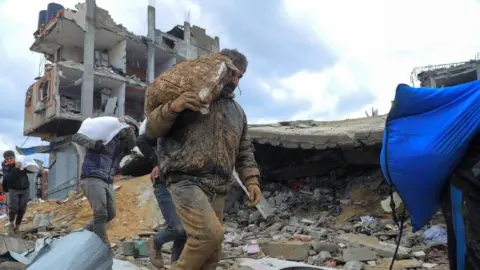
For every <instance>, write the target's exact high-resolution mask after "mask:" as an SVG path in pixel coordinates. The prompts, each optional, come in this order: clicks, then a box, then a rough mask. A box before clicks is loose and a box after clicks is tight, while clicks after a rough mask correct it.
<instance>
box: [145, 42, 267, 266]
mask: <svg viewBox="0 0 480 270" xmlns="http://www.w3.org/2000/svg"><path fill="white" fill-rule="evenodd" d="M220 54H222V55H224V56H227V57H228V58H230V59H231V60H232V62H233V64H234V65H235V66H236V67H237V68H238V70H239V71H240V72H238V73H237V74H236V76H235V77H234V78H232V80H231V82H229V83H228V84H226V85H225V86H224V88H223V89H222V91H221V93H220V96H219V97H218V98H217V99H216V100H214V101H213V102H212V103H210V104H209V113H208V114H205V115H203V114H201V113H199V112H200V110H202V109H203V108H205V106H206V104H203V103H202V101H200V99H199V98H198V96H197V95H196V94H195V93H192V92H186V93H183V94H182V95H180V96H179V97H178V98H177V99H175V100H173V101H171V102H167V103H165V104H161V105H160V106H159V107H157V108H156V109H154V110H153V111H152V112H148V113H149V115H147V125H146V131H147V136H149V137H152V138H160V139H159V141H158V155H159V164H158V168H159V172H158V174H159V175H160V176H161V177H164V178H165V183H166V186H167V188H168V191H169V192H170V195H171V196H172V200H173V203H174V204H175V209H176V211H177V214H178V215H179V216H180V219H181V220H182V224H183V228H184V230H185V232H186V234H187V243H186V245H185V247H184V249H183V251H182V254H181V255H180V258H179V259H178V261H177V262H175V263H174V264H173V265H172V267H171V268H170V269H172V270H177V269H188V270H197V269H204V270H206V269H213V270H215V269H216V266H217V264H218V261H219V260H220V256H221V253H222V241H223V235H224V233H223V226H222V222H223V208H224V204H225V195H226V193H227V186H228V184H229V183H230V181H231V179H232V173H233V170H234V168H235V169H236V171H237V172H238V173H239V176H240V179H241V180H242V182H243V184H244V185H245V186H246V188H247V190H248V192H249V194H250V199H251V205H256V204H258V203H259V201H260V197H261V191H260V184H259V176H260V171H259V169H258V165H257V162H256V161H255V157H254V153H253V152H254V148H253V144H252V142H251V140H250V138H249V137H248V124H247V117H246V115H245V112H244V111H243V109H242V107H241V106H240V105H239V104H238V103H237V102H235V101H234V100H233V98H234V93H233V92H234V91H235V88H236V87H237V85H238V82H239V80H240V78H241V77H242V76H243V74H244V73H245V71H246V69H247V65H248V61H247V58H246V57H245V56H244V55H243V54H242V53H240V52H238V51H237V50H230V49H223V50H222V51H221V52H220ZM147 96H148V94H147Z"/></svg>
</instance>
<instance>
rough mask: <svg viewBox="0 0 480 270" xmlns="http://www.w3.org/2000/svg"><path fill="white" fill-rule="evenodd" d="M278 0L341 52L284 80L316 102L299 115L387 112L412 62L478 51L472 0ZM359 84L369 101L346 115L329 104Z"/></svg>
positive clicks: (292, 93)
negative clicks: (333, 60)
mask: <svg viewBox="0 0 480 270" xmlns="http://www.w3.org/2000/svg"><path fill="white" fill-rule="evenodd" d="M283 6H284V9H285V11H286V12H287V14H288V15H289V16H288V17H289V19H290V20H291V21H292V22H294V23H296V24H297V25H298V26H299V27H303V28H305V27H308V28H309V29H310V30H311V33H312V35H313V36H314V37H315V38H318V39H321V40H322V41H323V42H324V43H326V44H328V46H329V47H330V48H331V49H332V50H333V51H335V52H336V53H337V55H338V56H339V57H340V60H339V62H338V63H337V64H336V65H335V66H333V67H332V68H330V69H329V70H326V71H323V72H314V71H308V70H306V71H299V72H298V73H296V74H294V75H292V76H291V77H290V78H286V79H284V80H282V82H283V87H284V88H285V89H287V90H289V97H296V96H300V97H306V98H309V99H310V100H312V101H313V106H312V107H311V108H309V109H307V110H305V111H303V112H302V113H300V114H299V117H301V118H305V117H307V118H308V117H309V116H312V115H318V114H319V113H322V112H328V113H330V115H329V117H328V118H333V119H338V118H343V117H362V116H364V115H365V114H364V111H365V109H367V108H370V107H371V106H374V107H376V108H379V112H380V113H387V112H388V110H389V109H390V104H391V103H390V101H391V100H392V99H393V97H394V90H395V87H396V86H397V85H398V84H399V83H410V73H411V71H412V70H413V68H415V67H419V66H427V65H431V64H443V63H452V62H461V61H467V60H470V59H471V58H473V57H474V55H475V54H476V53H477V52H478V51H479V50H480V37H479V36H478V35H476V34H475V33H478V32H479V30H480V25H478V24H477V23H476V19H475V18H477V16H478V14H480V3H479V2H477V1H475V0H440V1H438V0H422V1H413V0H406V1H381V0H366V1H355V0H338V1H328V2H325V1H315V0H283ZM318 61H322V59H318ZM356 91H370V92H371V93H372V94H374V96H375V100H374V102H373V103H372V104H367V105H366V106H365V107H364V108H358V111H357V112H355V113H353V114H350V115H339V114H336V112H334V111H333V110H332V108H334V107H335V106H336V104H337V102H338V101H339V100H338V97H339V96H340V95H341V94H342V93H343V94H346V95H348V94H353V93H355V92H356ZM332 113H333V115H332Z"/></svg>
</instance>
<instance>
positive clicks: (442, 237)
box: [423, 226, 448, 245]
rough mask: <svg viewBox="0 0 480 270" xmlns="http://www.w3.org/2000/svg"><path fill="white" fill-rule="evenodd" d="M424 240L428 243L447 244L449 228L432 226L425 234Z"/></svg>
mask: <svg viewBox="0 0 480 270" xmlns="http://www.w3.org/2000/svg"><path fill="white" fill-rule="evenodd" d="M423 242H424V243H425V244H427V245H446V244H447V242H448V236H447V230H445V229H444V228H442V227H440V226H432V227H430V228H429V229H428V230H426V231H425V233H424V234H423Z"/></svg>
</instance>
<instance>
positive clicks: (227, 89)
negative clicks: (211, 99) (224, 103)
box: [221, 82, 237, 94]
mask: <svg viewBox="0 0 480 270" xmlns="http://www.w3.org/2000/svg"><path fill="white" fill-rule="evenodd" d="M235 88H237V86H236V85H235V84H234V83H232V82H230V83H228V84H226V85H225V86H224V87H223V89H222V91H221V92H222V93H224V94H231V93H233V91H235Z"/></svg>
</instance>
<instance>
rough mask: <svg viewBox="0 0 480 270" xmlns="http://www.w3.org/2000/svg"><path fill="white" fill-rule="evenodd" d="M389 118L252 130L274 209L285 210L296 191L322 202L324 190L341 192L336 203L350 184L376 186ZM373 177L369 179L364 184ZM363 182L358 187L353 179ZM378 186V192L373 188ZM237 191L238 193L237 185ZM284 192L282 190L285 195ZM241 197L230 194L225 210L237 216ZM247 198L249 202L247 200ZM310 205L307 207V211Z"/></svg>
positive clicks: (278, 125) (295, 123)
mask: <svg viewBox="0 0 480 270" xmlns="http://www.w3.org/2000/svg"><path fill="white" fill-rule="evenodd" d="M385 120H386V116H385V115H383V116H374V117H365V118H359V119H347V120H342V121H328V122H326V121H325V122H324V121H288V122H279V123H276V124H268V125H250V126H249V135H250V137H251V138H252V140H253V143H254V146H255V158H256V160H257V162H258V164H259V166H260V171H261V176H262V186H263V188H262V190H263V191H264V196H265V197H266V199H267V200H268V202H269V204H270V205H271V206H272V207H279V206H280V205H282V204H283V203H284V202H285V200H286V198H285V197H284V195H286V194H290V195H286V196H292V194H293V193H292V190H297V191H299V192H300V193H301V194H297V195H295V198H297V199H299V198H300V196H305V197H306V198H307V199H308V200H310V201H312V202H313V201H314V200H316V199H319V198H318V196H321V194H318V192H320V191H321V190H324V191H327V190H338V191H339V192H338V194H334V195H338V197H336V198H333V197H332V198H331V200H332V201H337V200H338V199H340V197H341V196H342V195H343V191H344V190H345V188H346V186H347V185H356V184H359V185H369V183H367V182H371V183H370V184H372V185H374V186H375V187H378V186H379V185H380V184H381V183H382V181H383V177H382V176H381V172H380V159H379V156H380V151H381V148H382V134H383V129H384V126H385ZM363 176H366V178H371V179H369V180H366V181H365V179H363V178H364V177H363ZM356 177H357V178H358V177H360V178H362V179H361V181H360V183H355V181H354V178H356ZM375 187H374V188H375ZM232 188H233V189H240V187H238V186H237V185H233V186H232ZM282 189H283V190H282ZM242 194H243V193H242V192H240V191H239V192H230V193H229V195H228V198H227V203H226V211H227V212H232V213H234V212H236V211H237V210H238V209H239V207H241V206H242V205H243V203H242V200H241V199H240V197H241V196H242ZM244 199H246V198H244ZM309 205H310V204H309V203H306V204H305V206H307V207H308V206H309Z"/></svg>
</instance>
